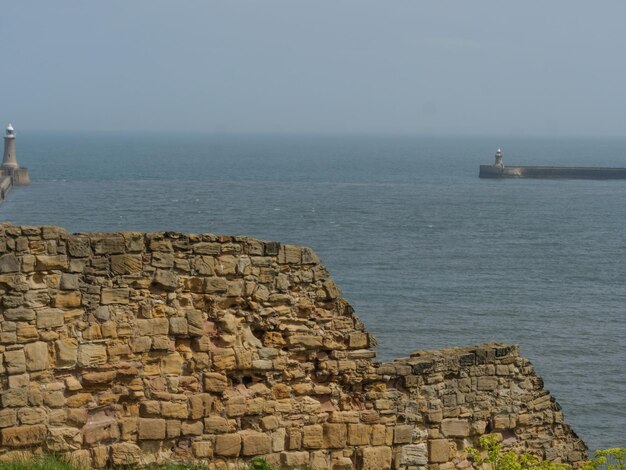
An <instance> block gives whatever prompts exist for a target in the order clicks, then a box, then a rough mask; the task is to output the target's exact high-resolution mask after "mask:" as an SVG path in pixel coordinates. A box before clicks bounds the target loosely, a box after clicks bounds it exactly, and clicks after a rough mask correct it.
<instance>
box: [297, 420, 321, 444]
mask: <svg viewBox="0 0 626 470" xmlns="http://www.w3.org/2000/svg"><path fill="white" fill-rule="evenodd" d="M302 445H303V447H304V448H306V449H321V448H322V446H323V445H324V430H323V428H322V426H321V425H319V424H312V425H310V426H304V428H303V429H302Z"/></svg>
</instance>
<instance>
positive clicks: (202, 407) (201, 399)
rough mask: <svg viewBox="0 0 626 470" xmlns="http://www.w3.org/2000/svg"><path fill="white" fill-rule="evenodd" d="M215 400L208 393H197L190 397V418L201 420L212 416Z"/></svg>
mask: <svg viewBox="0 0 626 470" xmlns="http://www.w3.org/2000/svg"><path fill="white" fill-rule="evenodd" d="M212 403H213V399H212V398H211V395H209V394H208V393H196V394H194V395H192V396H191V397H189V417H190V418H191V419H200V418H204V417H206V416H209V415H210V414H211V405H212Z"/></svg>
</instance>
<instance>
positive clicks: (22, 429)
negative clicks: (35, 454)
mask: <svg viewBox="0 0 626 470" xmlns="http://www.w3.org/2000/svg"><path fill="white" fill-rule="evenodd" d="M1 432H2V445H3V446H6V447H26V446H32V445H37V444H42V443H43V442H44V440H45V438H46V426H45V425H43V424H35V425H32V426H19V427H13V428H5V429H3V430H2V431H1Z"/></svg>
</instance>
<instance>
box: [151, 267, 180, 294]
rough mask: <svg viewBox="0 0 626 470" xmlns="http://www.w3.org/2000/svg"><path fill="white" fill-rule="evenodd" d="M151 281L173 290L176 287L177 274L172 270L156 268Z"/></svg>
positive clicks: (165, 288)
mask: <svg viewBox="0 0 626 470" xmlns="http://www.w3.org/2000/svg"><path fill="white" fill-rule="evenodd" d="M153 282H154V284H156V285H157V286H159V287H161V288H162V289H164V290H167V291H170V292H173V291H175V290H176V288H177V287H178V276H177V275H176V273H174V272H172V271H165V270H163V269H157V271H156V272H155V273H154V280H153Z"/></svg>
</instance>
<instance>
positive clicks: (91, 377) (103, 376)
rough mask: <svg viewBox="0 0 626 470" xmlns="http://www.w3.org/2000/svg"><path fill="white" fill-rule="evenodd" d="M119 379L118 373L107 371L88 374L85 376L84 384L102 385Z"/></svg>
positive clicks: (83, 377)
mask: <svg viewBox="0 0 626 470" xmlns="http://www.w3.org/2000/svg"><path fill="white" fill-rule="evenodd" d="M116 377H117V372H115V371H114V370H107V371H103V372H87V373H85V374H83V376H82V379H83V384H85V385H102V384H107V383H110V382H113V381H114V380H115V378H116Z"/></svg>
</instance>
